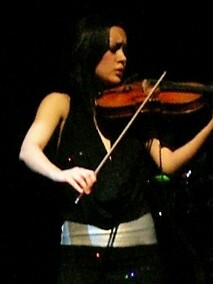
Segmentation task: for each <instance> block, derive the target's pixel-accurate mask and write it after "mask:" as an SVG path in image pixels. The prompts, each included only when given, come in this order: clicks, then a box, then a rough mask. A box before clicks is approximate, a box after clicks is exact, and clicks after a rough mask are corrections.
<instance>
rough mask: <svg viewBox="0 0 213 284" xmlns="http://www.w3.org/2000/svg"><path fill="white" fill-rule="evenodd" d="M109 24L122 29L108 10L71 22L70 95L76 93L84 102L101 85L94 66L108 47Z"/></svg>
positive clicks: (90, 97) (118, 20)
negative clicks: (72, 29) (72, 24)
mask: <svg viewBox="0 0 213 284" xmlns="http://www.w3.org/2000/svg"><path fill="white" fill-rule="evenodd" d="M112 26H120V27H123V28H124V29H125V26H124V23H123V22H122V21H121V20H120V19H118V18H114V17H112V16H111V15H110V16H108V15H107V14H101V15H90V16H88V17H84V18H81V19H78V20H77V21H76V23H75V25H74V33H73V38H72V51H71V55H72V57H71V58H72V59H71V66H70V67H71V68H70V72H69V76H70V77H69V80H70V86H71V91H72V92H73V94H72V96H78V98H79V99H80V100H81V101H83V103H84V104H85V105H87V104H88V101H90V102H91V100H93V99H94V97H95V96H96V95H97V93H98V92H99V91H101V88H103V86H101V83H100V82H99V81H98V79H97V77H96V76H95V68H96V66H97V64H98V63H99V61H100V60H101V58H102V56H103V54H104V53H105V52H106V51H107V50H108V49H109V34H110V28H111V27H112Z"/></svg>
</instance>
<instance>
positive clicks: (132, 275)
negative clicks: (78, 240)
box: [57, 245, 167, 284]
mask: <svg viewBox="0 0 213 284" xmlns="http://www.w3.org/2000/svg"><path fill="white" fill-rule="evenodd" d="M77 283H78V284H84V283H86V284H95V283H98V284H100V283H103V284H104V283H105V284H106V283H107V284H109V283H116V284H121V283H122V284H123V283H140V284H141V283H143V284H165V283H167V281H166V279H165V276H164V269H163V265H162V261H161V259H160V258H159V252H158V247H157V246H156V245H154V246H150V245H144V246H137V247H131V248H97V247H86V246H82V247H77V246H62V250H61V264H60V268H59V279H58V282H57V284H77Z"/></svg>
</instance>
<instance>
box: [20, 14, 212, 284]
mask: <svg viewBox="0 0 213 284" xmlns="http://www.w3.org/2000/svg"><path fill="white" fill-rule="evenodd" d="M73 43H74V44H73V54H72V66H71V67H72V70H71V76H70V90H69V92H66V93H64V92H52V93H50V94H48V95H47V96H46V97H45V98H44V99H43V100H42V102H41V104H40V106H39V108H38V111H37V114H36V117H35V119H34V121H33V123H32V125H31V127H30V129H29V130H28V132H27V134H26V136H25V138H24V140H23V143H22V146H21V150H20V155H19V158H20V160H21V161H24V163H25V164H26V165H27V167H29V168H30V169H31V170H32V171H34V172H36V173H38V174H40V175H41V176H44V177H45V178H47V179H49V180H50V181H53V185H54V186H55V185H56V186H57V194H58V198H59V199H60V200H61V204H62V206H63V207H61V208H62V209H61V213H62V215H63V218H64V224H63V226H62V238H61V249H62V250H61V264H60V269H59V279H58V282H57V283H60V284H63V283H67V284H68V283H124V281H125V283H128V282H131V283H132V282H133V283H149V284H150V283H153V284H154V283H158V284H159V283H164V284H165V283H166V279H165V278H164V277H165V275H164V268H163V267H161V266H162V262H161V260H160V258H159V254H158V245H157V237H156V232H155V226H154V221H153V218H152V215H151V208H150V205H149V188H150V186H149V182H150V176H151V175H153V172H156V171H157V168H158V171H159V172H163V173H165V174H167V175H172V174H174V173H175V172H177V171H178V170H180V169H181V168H183V167H184V166H185V165H186V164H187V163H188V162H189V161H190V160H191V159H192V158H193V157H194V156H195V155H196V154H197V153H198V151H199V149H200V148H201V146H202V145H203V144H204V143H205V141H206V140H207V138H208V137H209V136H210V135H211V132H212V129H213V119H211V120H210V121H209V122H208V123H207V124H206V125H205V127H203V128H202V129H201V130H200V131H199V133H198V134H197V135H195V136H194V137H193V138H192V139H191V140H190V141H188V142H187V143H186V144H184V145H182V146H180V147H179V148H176V149H170V148H169V146H168V143H167V141H163V140H161V139H160V136H159V135H158V129H157V127H156V124H155V119H154V117H153V116H152V115H149V114H148V115H147V116H148V119H147V121H148V123H147V122H146V123H143V119H146V118H145V117H139V118H137V119H136V121H135V122H134V123H133V125H132V126H131V128H130V129H129V131H128V132H127V133H126V134H125V135H124V137H123V139H122V140H121V141H120V143H119V145H118V146H117V147H116V148H115V149H114V151H113V152H112V153H111V155H110V156H109V158H108V159H107V160H106V162H105V164H104V165H103V166H102V168H101V170H100V171H99V172H98V173H97V172H96V171H95V170H96V169H97V167H98V165H100V162H101V161H102V158H103V157H104V156H105V155H106V154H107V153H108V152H109V151H110V148H111V147H112V145H113V143H114V142H115V141H116V139H117V137H118V136H119V134H120V133H121V131H122V129H123V127H124V126H125V125H126V122H127V121H126V119H123V118H121V119H116V120H114V119H109V118H108V117H104V116H103V115H102V112H101V111H99V109H98V107H97V106H96V102H97V98H98V97H99V96H100V94H104V91H105V90H107V89H110V88H114V87H117V86H119V85H121V84H122V83H123V82H124V77H125V71H126V64H127V54H126V48H127V33H126V30H125V27H124V26H123V25H122V24H121V23H119V22H116V21H113V20H112V19H109V18H107V17H106V18H104V17H103V16H102V17H100V18H99V17H96V16H92V17H88V18H85V19H82V20H81V21H79V23H78V25H77V27H76V37H75V38H74V40H73ZM143 86H144V88H145V90H144V91H146V90H147V89H148V90H150V89H149V87H147V86H146V81H144V82H143ZM139 125H140V131H138V127H139ZM56 135H58V136H57V137H58V140H57V143H56V144H57V145H56V146H57V147H56V148H57V149H56V154H55V156H54V155H53V156H52V155H49V152H48V146H49V145H50V144H51V141H52V139H53V137H55V136H56ZM161 136H162V135H161ZM165 140H166V139H165ZM79 195H80V197H81V198H80V199H79V201H78V202H76V200H77V198H78V197H79Z"/></svg>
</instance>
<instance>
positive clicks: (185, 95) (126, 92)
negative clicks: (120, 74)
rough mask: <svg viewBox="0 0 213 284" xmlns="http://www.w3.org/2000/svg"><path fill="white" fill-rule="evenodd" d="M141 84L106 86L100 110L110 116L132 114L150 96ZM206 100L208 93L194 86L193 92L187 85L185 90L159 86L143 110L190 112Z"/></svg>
mask: <svg viewBox="0 0 213 284" xmlns="http://www.w3.org/2000/svg"><path fill="white" fill-rule="evenodd" d="M142 85H143V84H142V81H137V82H134V83H132V84H126V85H122V86H119V87H117V88H114V89H110V90H106V91H105V92H103V93H102V94H101V96H100V97H99V98H98V99H97V100H96V107H97V110H98V111H100V112H101V114H102V115H103V116H105V117H108V118H119V117H128V116H132V115H133V114H134V113H135V112H136V111H137V109H138V107H139V106H140V105H141V104H142V103H143V101H144V100H145V99H146V97H147V96H148V93H147V92H145V91H144V90H143V86H142ZM181 86H183V84H182V85H181ZM187 86H188V85H187ZM193 86H194V85H193ZM199 86H200V85H199ZM199 91H200V89H199ZM205 104H206V99H205V96H203V94H202V93H201V92H198V91H195V90H194V89H193V92H192V91H191V90H188V89H187V88H186V89H184V90H175V89H174V90H170V89H169V88H167V89H164V88H159V89H158V90H157V91H156V92H154V94H153V95H152V96H151V98H150V99H149V100H148V102H147V103H146V104H145V105H144V108H143V109H142V110H141V113H145V112H158V113H160V114H163V115H180V114H189V113H192V112H194V111H197V110H199V109H201V108H203V107H204V106H205Z"/></svg>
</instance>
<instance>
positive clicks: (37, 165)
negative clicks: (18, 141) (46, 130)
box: [19, 145, 61, 181]
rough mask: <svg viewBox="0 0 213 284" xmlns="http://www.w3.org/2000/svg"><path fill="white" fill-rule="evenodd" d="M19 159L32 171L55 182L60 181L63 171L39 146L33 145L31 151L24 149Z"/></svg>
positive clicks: (25, 147)
mask: <svg viewBox="0 0 213 284" xmlns="http://www.w3.org/2000/svg"><path fill="white" fill-rule="evenodd" d="M19 159H20V160H21V161H23V162H24V163H25V164H26V165H27V166H28V167H29V168H30V169H31V170H32V171H34V172H37V173H39V174H41V175H43V176H45V177H47V178H49V179H51V180H53V181H60V172H61V170H60V169H59V168H58V167H57V166H56V165H54V164H53V163H52V162H51V161H50V160H49V159H48V158H47V157H46V156H45V154H44V153H43V151H42V150H41V149H40V148H39V147H38V146H34V145H31V146H30V149H29V148H28V147H27V146H24V147H22V148H21V151H20V154H19Z"/></svg>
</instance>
